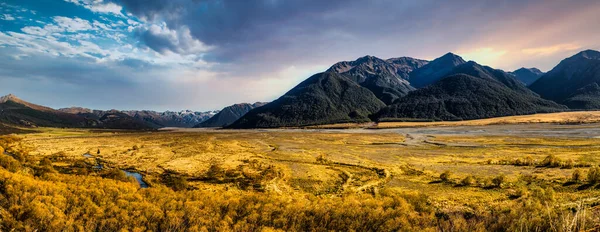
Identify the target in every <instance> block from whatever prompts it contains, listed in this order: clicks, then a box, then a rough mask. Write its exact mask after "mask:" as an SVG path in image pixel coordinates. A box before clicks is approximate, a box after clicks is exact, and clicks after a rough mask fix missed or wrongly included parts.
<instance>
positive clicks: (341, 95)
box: [229, 72, 385, 128]
mask: <svg viewBox="0 0 600 232" xmlns="http://www.w3.org/2000/svg"><path fill="white" fill-rule="evenodd" d="M384 106H385V104H384V103H383V102H381V101H380V100H379V99H377V97H375V95H374V94H373V93H372V92H371V91H369V90H368V89H366V88H363V87H361V86H360V85H358V84H356V82H354V81H352V80H350V79H348V78H347V77H345V76H343V75H341V74H338V73H334V72H324V73H319V74H315V75H313V76H311V77H310V78H308V79H307V80H305V81H303V82H302V83H300V84H299V85H298V86H296V87H294V88H293V89H291V90H290V91H289V92H287V93H286V94H285V95H283V96H282V97H280V98H279V99H277V100H275V101H273V102H271V103H269V104H266V105H264V106H262V107H259V108H256V109H253V110H251V111H250V112H248V113H247V114H246V115H244V116H243V117H242V118H240V119H239V120H237V121H236V122H234V123H233V124H232V125H230V126H229V128H273V127H293V126H307V125H318V124H330V123H343V122H364V121H369V118H368V116H369V115H370V114H372V113H374V112H377V111H378V110H379V109H381V108H382V107H384Z"/></svg>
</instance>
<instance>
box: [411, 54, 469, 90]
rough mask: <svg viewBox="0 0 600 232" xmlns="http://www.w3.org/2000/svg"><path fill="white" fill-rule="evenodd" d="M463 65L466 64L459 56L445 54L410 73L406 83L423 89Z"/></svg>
mask: <svg viewBox="0 0 600 232" xmlns="http://www.w3.org/2000/svg"><path fill="white" fill-rule="evenodd" d="M464 63H466V61H465V60H463V59H462V58H461V57H460V56H457V55H455V54H453V53H447V54H446V55H443V56H442V57H440V58H437V59H435V60H433V61H431V62H429V63H428V64H427V65H424V66H423V67H421V68H418V69H416V70H414V71H413V72H411V73H410V75H409V78H408V81H409V82H410V84H411V85H412V86H414V87H415V88H423V87H425V86H427V85H430V84H433V83H435V82H436V81H438V80H439V79H441V78H442V77H445V76H448V73H450V71H452V70H453V69H454V67H456V66H459V65H461V64H464Z"/></svg>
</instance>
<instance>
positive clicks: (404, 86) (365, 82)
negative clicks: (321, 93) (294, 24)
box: [327, 56, 427, 104]
mask: <svg viewBox="0 0 600 232" xmlns="http://www.w3.org/2000/svg"><path fill="white" fill-rule="evenodd" d="M425 64H427V61H424V60H418V59H414V58H410V57H401V58H392V59H389V60H382V59H379V58H377V57H374V56H364V57H361V58H359V59H357V60H355V61H342V62H338V63H336V64H334V65H333V66H331V68H329V69H328V70H327V72H336V73H341V74H343V75H346V76H347V77H348V78H350V79H351V80H353V81H355V82H356V83H358V84H359V85H361V86H363V87H365V88H367V89H369V90H371V92H373V93H374V94H375V96H376V97H377V98H379V99H380V100H381V101H383V102H384V103H386V104H391V103H392V102H394V101H395V100H396V99H398V98H399V97H402V96H404V95H406V94H407V93H408V92H410V91H412V90H414V89H415V88H414V87H412V86H411V85H410V83H409V82H408V81H407V80H406V78H407V77H408V74H409V73H410V72H412V71H413V70H414V69H417V68H419V67H421V66H423V65H425Z"/></svg>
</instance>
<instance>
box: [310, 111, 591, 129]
mask: <svg viewBox="0 0 600 232" xmlns="http://www.w3.org/2000/svg"><path fill="white" fill-rule="evenodd" d="M599 122H600V111H574V112H561V113H547V114H533V115H519V116H507V117H497V118H486V119H477V120H465V121H441V122H380V123H340V124H330V125H319V126H309V127H307V128H314V129H349V128H371V129H388V128H403V127H440V126H485V125H507V124H532V123H556V124H580V123H599Z"/></svg>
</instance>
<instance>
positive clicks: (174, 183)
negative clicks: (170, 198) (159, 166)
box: [163, 173, 190, 191]
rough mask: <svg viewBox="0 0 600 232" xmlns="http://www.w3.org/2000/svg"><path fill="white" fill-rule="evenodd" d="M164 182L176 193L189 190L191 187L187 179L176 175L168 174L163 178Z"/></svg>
mask: <svg viewBox="0 0 600 232" xmlns="http://www.w3.org/2000/svg"><path fill="white" fill-rule="evenodd" d="M163 181H164V183H165V185H167V186H169V187H170V188H171V189H173V190H175V191H182V190H186V189H188V188H189V187H190V186H189V184H188V182H187V180H186V179H185V177H182V176H179V175H175V174H171V173H169V174H166V175H164V176H163Z"/></svg>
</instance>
